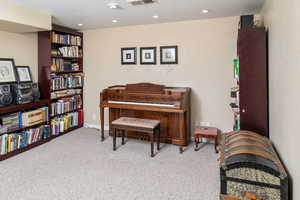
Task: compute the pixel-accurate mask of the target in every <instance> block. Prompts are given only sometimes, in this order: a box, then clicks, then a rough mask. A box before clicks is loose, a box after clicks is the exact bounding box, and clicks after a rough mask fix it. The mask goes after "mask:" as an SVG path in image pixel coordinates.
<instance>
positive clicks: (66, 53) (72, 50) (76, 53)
mask: <svg viewBox="0 0 300 200" xmlns="http://www.w3.org/2000/svg"><path fill="white" fill-rule="evenodd" d="M58 50H59V53H60V56H63V57H75V58H79V57H81V56H82V53H81V52H82V51H81V50H80V49H79V48H78V47H76V46H73V47H60V48H58Z"/></svg>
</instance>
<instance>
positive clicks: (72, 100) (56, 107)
mask: <svg viewBox="0 0 300 200" xmlns="http://www.w3.org/2000/svg"><path fill="white" fill-rule="evenodd" d="M81 107H82V99H81V96H80V95H77V96H74V97H68V98H64V99H60V100H58V101H57V102H55V103H52V104H51V116H55V115H58V114H63V113H66V112H70V111H74V110H77V109H79V108H81Z"/></svg>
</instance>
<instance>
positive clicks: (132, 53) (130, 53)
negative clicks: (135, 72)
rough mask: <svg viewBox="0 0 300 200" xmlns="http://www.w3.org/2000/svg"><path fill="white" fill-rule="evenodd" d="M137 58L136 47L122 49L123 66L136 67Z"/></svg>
mask: <svg viewBox="0 0 300 200" xmlns="http://www.w3.org/2000/svg"><path fill="white" fill-rule="evenodd" d="M126 52H127V53H126ZM136 57H137V56H136V47H128V48H121V64H122V65H136ZM130 60H132V61H130Z"/></svg>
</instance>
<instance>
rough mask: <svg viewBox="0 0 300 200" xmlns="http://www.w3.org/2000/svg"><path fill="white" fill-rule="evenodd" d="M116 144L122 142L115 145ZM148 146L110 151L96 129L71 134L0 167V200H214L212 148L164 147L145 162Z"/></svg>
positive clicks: (136, 144)
mask: <svg viewBox="0 0 300 200" xmlns="http://www.w3.org/2000/svg"><path fill="white" fill-rule="evenodd" d="M118 144H120V140H118ZM149 150H150V145H149V144H148V142H144V141H138V140H129V141H128V142H127V143H126V144H125V146H121V147H120V148H118V150H117V151H115V152H113V151H112V140H111V139H106V140H105V141H104V142H103V143H102V142H100V141H99V137H98V132H97V131H96V130H94V129H85V128H82V129H80V130H77V131H74V132H72V133H70V134H68V135H65V136H62V137H60V138H57V139H55V140H52V141H51V142H50V143H48V144H44V145H42V146H40V147H37V148H35V149H32V150H30V151H28V152H25V153H23V154H19V155H18V156H15V157H13V158H10V159H8V160H5V161H2V162H0V180H1V185H0V199H1V200H216V199H218V194H219V174H218V173H219V170H218V162H217V159H218V155H217V154H215V153H214V149H213V145H205V146H204V147H203V148H202V149H201V150H200V151H198V152H195V151H194V150H193V148H192V146H190V147H189V148H188V150H187V151H186V152H185V153H184V154H182V155H180V154H179V153H178V147H176V146H174V145H169V144H162V149H161V151H160V152H159V153H158V154H157V155H156V156H155V157H154V158H150V156H149V153H150V152H149Z"/></svg>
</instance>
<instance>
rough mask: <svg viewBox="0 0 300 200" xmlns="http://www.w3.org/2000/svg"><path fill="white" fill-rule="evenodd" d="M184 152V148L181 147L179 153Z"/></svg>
mask: <svg viewBox="0 0 300 200" xmlns="http://www.w3.org/2000/svg"><path fill="white" fill-rule="evenodd" d="M183 152H184V149H183V147H182V146H181V147H179V153H181V154H182V153H183Z"/></svg>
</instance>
